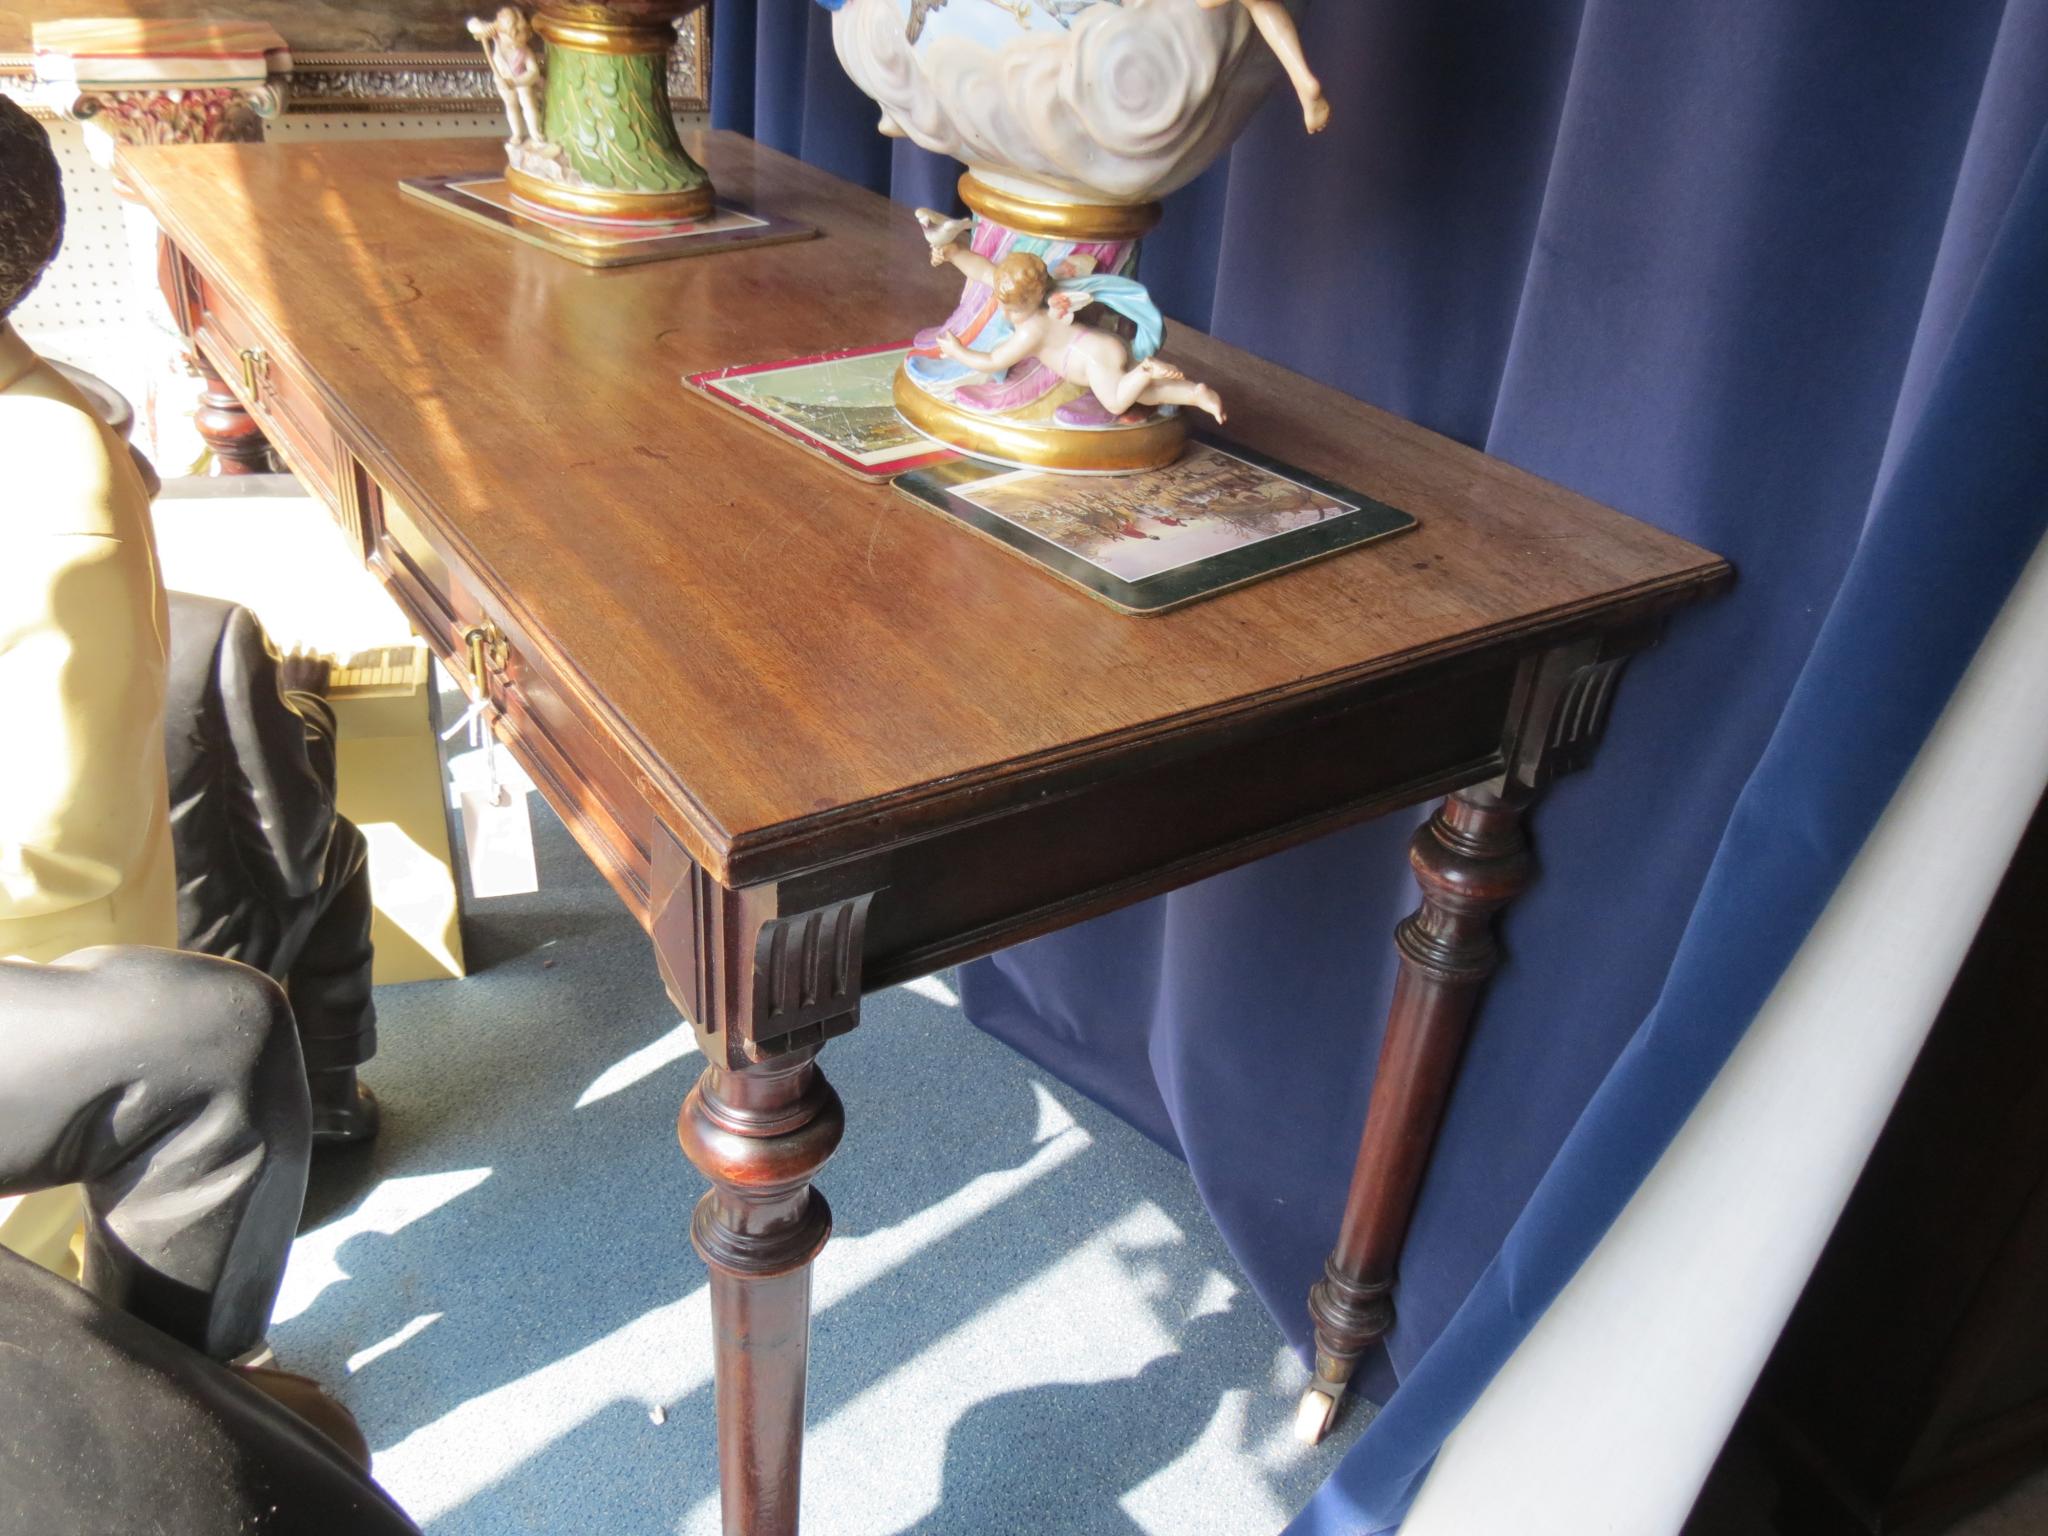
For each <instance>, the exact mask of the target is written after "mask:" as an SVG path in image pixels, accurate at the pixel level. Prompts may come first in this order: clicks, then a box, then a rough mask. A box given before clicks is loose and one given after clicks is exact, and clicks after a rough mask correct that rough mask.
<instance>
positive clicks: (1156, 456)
mask: <svg viewBox="0 0 2048 1536" xmlns="http://www.w3.org/2000/svg"><path fill="white" fill-rule="evenodd" d="M894 394H895V397H896V409H897V410H898V411H900V412H901V413H902V415H903V419H904V420H905V421H907V422H909V423H910V424H911V425H912V426H913V427H915V428H916V429H917V430H918V431H920V432H922V433H923V434H924V435H925V436H926V437H929V438H935V439H937V440H938V441H939V442H942V443H944V444H946V445H947V446H948V447H949V448H957V449H959V450H960V451H961V452H962V453H971V454H973V455H974V456H975V457H976V458H983V459H995V460H997V461H999V462H1001V463H1004V464H1017V465H1022V466H1024V467H1025V468H1027V469H1058V470H1066V471H1067V472H1069V473H1071V474H1091V475H1128V474H1134V473H1136V472H1137V471H1139V470H1141V469H1163V468H1165V467H1166V466H1167V465H1168V464H1171V463H1172V462H1173V461H1174V460H1175V459H1177V458H1179V457H1180V454H1181V449H1182V448H1184V447H1185V446H1186V445H1187V437H1188V428H1187V422H1186V421H1185V420H1184V419H1183V418H1182V417H1181V416H1179V415H1173V416H1155V417H1154V418H1153V419H1152V420H1151V421H1148V422H1146V423H1145V424H1144V425H1143V426H1138V427H1115V428H1105V429H1101V430H1089V429H1087V428H1080V427H1058V426H1043V427H1040V426H1030V425H1026V424H1024V423H1021V422H1014V421H1004V420H1001V419H1000V418H997V417H991V416H981V415H977V414H976V413H974V412H973V411H967V410H962V409H961V408H960V407H959V406H957V405H949V404H948V403H947V402H946V401H944V400H941V399H939V398H938V397H937V396H936V395H933V394H931V393H929V392H928V391H926V390H924V389H922V388H920V387H919V385H918V383H917V381H916V380H915V379H913V378H911V376H910V375H909V374H908V373H907V372H905V371H904V370H903V369H901V368H899V369H897V371H896V385H895V390H894Z"/></svg>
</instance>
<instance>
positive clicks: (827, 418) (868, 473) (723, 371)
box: [683, 341, 958, 481]
mask: <svg viewBox="0 0 2048 1536" xmlns="http://www.w3.org/2000/svg"><path fill="white" fill-rule="evenodd" d="M909 351H910V343H909V342H907V341H906V342H899V343H896V344H894V345H889V346H880V347H854V348H850V349H848V350H847V351H844V352H821V353H819V354H818V355H817V356H815V357H792V358H789V359H787V360H785V361H783V362H778V363H747V364H744V365H742V366H740V367H735V368H718V369H714V370H712V371H711V372H709V373H693V374H690V375H689V376H688V377H686V378H685V379H684V380H683V383H685V384H686V385H688V386H689V387H690V388H691V389H694V390H698V391H700V392H702V393H703V394H704V395H706V396H708V397H709V398H710V399H712V400H714V401H716V402H717V403H718V404H720V405H722V406H725V407H726V408H727V409H728V410H734V411H738V412H740V413H741V414H742V415H744V416H746V417H747V418H748V419H749V420H750V421H756V422H759V423H760V424H761V425H762V426H764V427H767V428H768V429H769V430H770V431H772V432H775V433H777V434H778V435H780V436H782V437H786V438H788V439H789V440H790V441H792V442H794V443H796V444H798V445H799V446H800V447H803V448H807V449H809V450H810V451H811V452H812V453H815V454H817V455H819V456H820V457H821V458H824V459H826V460H828V461H830V462H831V463H833V464H836V465H838V466H839V467H840V468H841V469H843V470H846V471H847V472H848V473H849V474H855V475H858V476H860V477H861V478H862V479H863V480H876V481H880V480H890V479H893V478H895V477H896V476H897V475H900V474H903V473H904V472H905V471H906V470H912V469H925V468H928V467H930V466H931V465H933V464H942V463H944V462H946V461H947V460H949V459H953V458H956V457H958V455H956V454H954V453H951V452H949V451H948V450H946V449H943V448H938V447H935V446H934V445H933V443H932V440H931V439H930V438H928V437H923V436H920V435H919V434H918V433H917V432H915V431H913V430H912V429H911V427H910V425H909V424H908V423H907V422H905V421H904V420H903V418H902V417H901V416H899V415H897V414H896V406H895V401H894V396H893V394H892V386H893V385H894V382H895V378H896V370H897V368H898V367H900V366H901V365H902V362H903V359H904V357H905V356H906V355H908V353H909Z"/></svg>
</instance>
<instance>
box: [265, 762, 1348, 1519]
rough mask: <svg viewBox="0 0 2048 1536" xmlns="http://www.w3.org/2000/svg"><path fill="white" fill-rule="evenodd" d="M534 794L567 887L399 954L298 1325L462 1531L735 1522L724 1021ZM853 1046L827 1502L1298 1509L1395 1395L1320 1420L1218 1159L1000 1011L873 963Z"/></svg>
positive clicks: (481, 906) (484, 905)
mask: <svg viewBox="0 0 2048 1536" xmlns="http://www.w3.org/2000/svg"><path fill="white" fill-rule="evenodd" d="M534 804H535V807H536V821H537V826H536V832H537V843H538V847H539V852H540V862H541V871H542V887H541V891H540V893H539V894H537V895H533V896H524V897H513V898H505V899H499V900H494V901H487V902H472V903H471V904H470V910H469V915H468V918H467V920H466V922H465V939H466V943H467V946H468V950H469V956H470V961H471V965H472V967H473V970H474V972H475V974H473V975H472V976H471V977H470V979H468V980H467V981H461V982H446V981H442V982H419V983H414V984H411V985H407V986H400V987H387V988H383V989H380V991H379V995H378V1006H379V1008H380V1010H381V1015H382V1018H381V1026H380V1033H381V1037H382V1042H383V1049H382V1053H381V1054H380V1055H379V1056H378V1058H377V1059H376V1061H375V1062H373V1063H372V1064H371V1066H370V1067H369V1069H368V1070H367V1071H366V1072H365V1074H364V1075H365V1078H366V1080H367V1081H369V1082H371V1083H372V1084H373V1085H374V1086H375V1087H376V1089H377V1091H378V1093H379V1094H380V1095H381V1096H382V1098H383V1101H384V1109H385V1128H384V1133H383V1136H382V1137H381V1139H380V1140H379V1141H378V1142H377V1143H376V1144H375V1145H374V1146H373V1147H371V1148H368V1149H362V1150H351V1151H341V1152H335V1153H326V1154H322V1157H321V1159H320V1160H319V1161H318V1163H317V1164H316V1168H315V1173H314V1180H313V1186H312V1189H311V1191H310V1192H309V1197H308V1212H307V1221H306V1224H305V1229H304V1231H303V1233H302V1235H301V1237H300V1240H299V1243H298V1245H297V1247H296V1248H295V1250H294V1253H293V1259H292V1266H291V1271H290V1273H289V1275H288V1276H287V1279H286V1286H285V1293H284V1296H283V1297H282V1299H281V1302H280V1306H279V1312H278V1322H277V1325H276V1326H275V1327H274V1329H273V1330H272V1335H271V1337H272V1342H273V1343H274V1344H275V1345H276V1347H277V1350H278V1353H279V1356H280V1358H281V1360H282V1362H283V1363H284V1364H286V1365H287V1366H289V1367H292V1368H295V1369H299V1370H303V1371H308V1372H310V1373H312V1374H314V1375H316V1376H318V1377H320V1378H321V1379H322V1380H324V1381H327V1382H330V1383H332V1384H334V1386H335V1388H336V1390H337V1392H338V1394H339V1395H340V1396H341V1397H342V1398H343V1400H344V1401H346V1402H347V1403H348V1405H349V1406H350V1407H351V1408H352V1409H353V1410H354V1411H355V1413H356V1414H357V1416H358V1417H359V1418H360V1420H361V1421H362V1424H363V1427H364V1430H365V1431H366V1433H367V1434H368V1435H369V1438H370V1443H371V1445H372V1446H373V1447H374V1448H375V1450H376V1452H377V1474H378V1476H379V1478H380V1479H381V1480H382V1481H383V1482H384V1483H385V1485H386V1486H387V1487H388V1488H389V1489H390V1490H391V1491H392V1493H393V1494H394V1495H395V1496H396V1497H397V1498H398V1500H399V1501H400V1502H401V1503H402V1504H404V1505H405V1506H406V1507H407V1508H408V1509H410V1510H411V1511H412V1512H413V1513H414V1516H415V1518H417V1519H419V1520H420V1522H421V1523H422V1525H424V1526H425V1528H426V1529H427V1530H428V1531H429V1532H432V1533H434V1536H507V1533H513V1532H560V1533H571V1532H573V1533H586V1532H603V1533H606V1536H642V1533H647V1536H652V1533H662V1532H687V1533H691V1536H696V1533H705V1536H711V1533H715V1532H716V1530H717V1528H718V1522H717V1481H716V1471H715V1463H714V1460H713V1451H712V1447H713V1427H712V1401H711V1362H710V1348H709V1334H708V1307H707V1304H706V1298H705V1294H704V1270H703V1266H702V1264H701V1263H700V1262H699V1261H698V1259H697V1257H696V1255H695V1254H694V1253H693V1252H692V1251H691V1249H690V1246H689V1241H688V1236H687V1232H688V1223H689V1215H690V1210H691V1207H692V1205H693V1204H694V1202H695V1200H696V1198H697V1196H698V1195H699V1193H700V1192H701V1190H702V1187H703V1186H702V1181H701V1180H700V1179H699V1177H698V1176H697V1174H696V1172H695V1171H694V1170H693V1169H691V1168H690V1167H689V1165H688V1164H687V1163H686V1162H685V1161H684V1160H683V1158H682V1155H681V1153H680V1152H679V1151H678V1150H677V1147H676V1143H675V1137H674V1121H675V1114H676V1109H677V1107H678V1105H679V1104H680V1103H681V1100H682V1097H683V1095H684V1093H685V1092H686V1091H687V1090H688V1087H689V1085H690V1083H691V1082H692V1081H694V1079H695V1077H696V1074H697V1072H698V1071H699V1070H700V1068H701V1065H702V1063H701V1058H699V1057H698V1056H697V1054H696V1052H695V1049H694V1047H693V1046H691V1045H690V1044H689V1036H688V1031H687V1029H685V1028H681V1027H680V1026H679V1023H678V1020H677V1018H676V1015H675V1012H674V1010H673V1008H672V1007H671V1006H670V1004H669V1003H668V1001H667V999H666V998H665V997H664V995H663V993H662V989H661V985H660V982H659V979H658V977H657V976H656V973H655V967H654V963H653V959H652V956H651V954H650V952H649V950H648V947H647V941H646V939H645V938H644V937H643V936H642V934H641V933H640V931H639V929H638V928H637V927H636V926H635V924H634V923H633V921H632V920H631V918H630V917H628V916H627V914H626V912H625V910H624V909H623V908H622V907H621V906H620V905H619V904H618V902H617V900H616V899H615V898H614V897H613V896H612V895H611V893H610V892H609V890H607V889H606V888H605V886H604V885H603V883H602V882H601V880H600V879H599V878H598V876H597V875H596V873H595V871H594V870H593V869H592V868H591V866H590V865H589V863H588V862H587V861H586V860H585V859H584V858H583V856H582V854H581V852H580V851H579V850H578V849H577V848H576V847H575V845H574V843H573V842H572V841H571V840H570V839H569V837H568V836H567V834H566V833H565V832H564V831H563V830H562V828H561V826H560V824H559V823H558V822H556V821H555V820H554V818H553V817H552V816H551V815H549V814H548V813H547V811H546V810H545V808H544V807H541V806H540V804H539V802H538V800H537V799H536V800H535V802H534ZM825 1065H826V1068H827V1070H828V1073H829V1075H830V1076H831V1078H832V1080H833V1082H834V1083H835V1084H836V1085H837V1086H838V1088H839V1091H840V1093H841V1095H842V1096H843V1098H844V1099H845V1101H846V1108H847V1123H848V1133H847V1138H846V1142H845V1144H844V1146H843V1148H842V1149H841V1151H840V1153H839V1155H838V1157H837V1158H836V1159H835V1160H834V1162H833V1163H832V1165H831V1166H830V1167H829V1168H828V1169H827V1170H826V1173H825V1176H824V1178H823V1179H822V1180H821V1181H820V1184H821V1187H822V1188H823V1189H825V1190H826V1192H827V1193H828V1195H829V1197H830V1199H831V1201H832V1207H833V1211H834V1213H835V1215H836V1218H837V1225H836V1231H835V1236H834V1239H833V1242H832V1245H831V1246H830V1247H829V1248H828V1249H827V1250H826V1252H825V1255H824V1257H823V1258H822V1259H821V1260H820V1261H819V1264H818V1269H817V1281H816V1288H817V1316H816V1325H815V1329H814V1334H813V1342H812V1365H811V1397H810V1409H809V1422H810V1426H811V1429H810V1440H809V1443H808V1450H807V1463H806V1468H805V1508H804V1528H805V1531H806V1532H807V1533H809V1536H833V1533H847V1536H854V1533H858V1536H887V1533H908V1532H916V1533H920V1536H936V1533H941V1532H946V1533H952V1532H961V1533H976V1536H984V1533H996V1532H1058V1533H1068V1532H1084V1533H1085V1532H1101V1533H1122V1536H1128V1533H1132V1532H1141V1531H1142V1532H1158V1533H1166V1532H1173V1533H1176V1536H1186V1533H1205V1532H1216V1533H1219V1536H1220V1533H1229V1536H1256V1533H1259V1532H1263V1531H1273V1530H1277V1529H1278V1528H1279V1526H1280V1525H1281V1524H1282V1523H1284V1521H1285V1518H1286V1517H1287V1516H1288V1515H1289V1514H1290V1513H1292V1511H1293V1510H1294V1509H1296V1508H1297V1507H1298V1506H1299V1505H1300V1504H1301V1503H1303V1502H1304V1501H1305V1500H1306V1499H1307V1497H1308V1495H1309V1494H1310V1493H1311V1492H1312V1491H1313V1489H1314V1487H1315V1486H1316V1484H1317V1483H1319V1482H1320V1481H1321V1480H1322V1478H1323V1477H1324V1476H1325V1475H1326V1474H1327V1472H1328V1471H1329V1470H1330V1468H1331V1467H1333V1466H1334V1465H1335V1464H1336V1461H1337V1460H1338V1458H1339V1457H1340V1456H1341V1455H1342V1453H1343V1451H1344V1449H1345V1448H1346V1447H1347V1446H1348V1444H1349V1443H1350V1441H1351V1439H1352V1438H1353V1437H1355V1435H1356V1433H1357V1431H1358V1430H1359V1429H1360V1428H1361V1427H1362V1426H1363V1421H1364V1418H1365V1414H1364V1413H1363V1412H1353V1413H1352V1414H1351V1415H1350V1416H1349V1418H1348V1421H1347V1423H1346V1424H1345V1425H1344V1426H1343V1428H1342V1430H1341V1431H1340V1433H1339V1434H1338V1435H1337V1436H1336V1437H1335V1438H1334V1439H1333V1440H1332V1441H1331V1442H1330V1443H1328V1444H1326V1445H1324V1446H1322V1447H1320V1448H1319V1449H1317V1450H1316V1451H1314V1452H1309V1451H1306V1450H1304V1449H1303V1448H1301V1447H1300V1446H1298V1445H1297V1444H1295V1442H1294V1441H1293V1438H1292V1434H1291V1429H1290V1421H1291V1418H1292V1413H1293V1406H1294V1399H1295V1395H1296V1393H1297V1392H1298V1391H1299V1389H1300V1386H1301V1383H1302V1375H1301V1370H1300V1367H1299V1366H1298V1365H1297V1364H1296V1363H1295V1361H1294V1360H1293V1359H1292V1358H1291V1357H1290V1356H1289V1355H1288V1354H1287V1353H1286V1351H1285V1350H1284V1349H1283V1348H1282V1346H1281V1343H1280V1339H1279V1335H1278V1334H1277V1332H1276V1331H1275V1330H1274V1328H1273V1327H1272V1324H1271V1321H1270V1319H1268V1318H1267V1317H1266V1316H1265V1315H1264V1313H1263V1312H1262V1311H1261V1310H1260V1309H1259V1307H1258V1304H1257V1302H1256V1301H1255V1299H1254V1298H1253V1297H1252V1295H1251V1293H1250V1291H1249V1289H1248V1288H1247V1287H1246V1286H1245V1284H1244V1282H1243V1280H1242V1278H1241V1277H1240V1275H1239V1273H1238V1272H1237V1270H1236V1268H1235V1267H1234V1265H1233V1263H1232V1261H1231V1259H1230V1257H1229V1256H1228V1254H1227V1252H1226V1251H1225V1249H1224V1247H1223V1244H1222V1242H1221V1241H1220V1239H1219V1238H1218V1237H1217V1236H1216V1234H1215V1231H1214V1229H1213V1228H1212V1227H1211V1226H1210V1224H1209V1222H1208V1219H1207V1217H1206V1216H1205V1215H1204V1213H1203V1211H1202V1208H1201V1204H1200V1202H1199V1200H1198V1199H1197V1198H1196V1195H1195V1192H1194V1189H1193V1187H1192V1185H1191V1184H1190V1182H1189V1180H1188V1177H1187V1174H1186V1170H1185V1169H1184V1168H1183V1167H1182V1166H1181V1165H1180V1164H1179V1163H1178V1162H1176V1161H1174V1160H1173V1159H1172V1158H1171V1157H1169V1156H1167V1155H1166V1154H1165V1153H1163V1152H1161V1151H1160V1150H1159V1149H1158V1148H1157V1147H1155V1146H1154V1145H1153V1144H1152V1143H1151V1142H1149V1141H1147V1140H1146V1139H1145V1138H1144V1137H1142V1136H1140V1135H1138V1134H1137V1133H1136V1132H1134V1131H1132V1130H1131V1129H1129V1128H1128V1127H1126V1126H1125V1125H1123V1124H1122V1123H1121V1122H1119V1121H1117V1120H1115V1119H1114V1118H1112V1117H1111V1116H1109V1115H1107V1114H1106V1113H1104V1112H1103V1111H1102V1110H1100V1109H1099V1108H1097V1107H1096V1106H1094V1105H1093V1104H1091V1103H1089V1102H1088V1101H1087V1100H1085V1099H1083V1098H1082V1097H1081V1096H1080V1095H1078V1094H1075V1093H1073V1092H1071V1091H1069V1090H1068V1089H1066V1088H1065V1087H1064V1086H1062V1085H1060V1084H1058V1083H1057V1082H1054V1081H1053V1080H1051V1079H1049V1078H1047V1077H1046V1076H1045V1075H1044V1074H1043V1073H1041V1072H1039V1071H1038V1070H1037V1069H1035V1068H1033V1067H1031V1066H1029V1065H1028V1064H1027V1063H1025V1062H1024V1061H1022V1060H1021V1059H1020V1058H1018V1057H1017V1056H1015V1055H1014V1054H1012V1053H1011V1052H1010V1051H1009V1050H1007V1049H1006V1048H1005V1047H1003V1046H1001V1045H999V1044H997V1043H996V1042H994V1041H992V1040H991V1039H989V1038H988V1037H987V1036H985V1035H983V1034H981V1033H980V1032H979V1031H978V1030H976V1029H974V1028H973V1027H972V1026H971V1025H969V1024H968V1023H967V1022H966V1021H965V1019H963V1018H962V1017H961V1015H960V1012H959V1010H958V1007H957V1005H956V1004H955V1003H954V1001H953V998H952V993H951V990H950V988H949V987H948V986H947V985H946V983H945V981H944V980H943V979H942V978H941V979H934V980H933V981H928V982H924V983H920V984H918V985H917V986H916V987H913V988H899V989H897V990H895V991H892V992H889V993H886V994H883V995H881V996H878V997H875V998H872V999H870V1000H869V1002H868V1004H867V1005H866V1008H865V1010H864V1022H863V1023H862V1025H861V1028H860V1029H859V1030H858V1031H856V1032H855V1034H854V1035H853V1036H851V1037H850V1038H848V1039H846V1040H843V1041H839V1042H835V1043H834V1044H833V1045H832V1046H831V1047H829V1048H828V1050H827V1051H826V1054H825Z"/></svg>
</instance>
